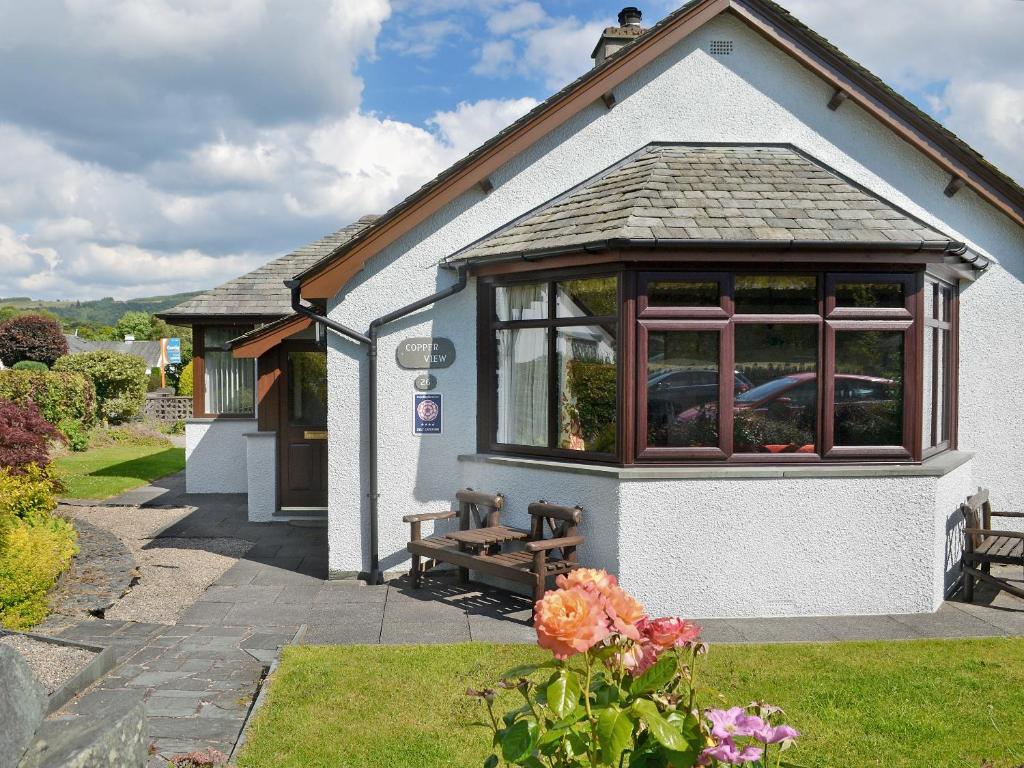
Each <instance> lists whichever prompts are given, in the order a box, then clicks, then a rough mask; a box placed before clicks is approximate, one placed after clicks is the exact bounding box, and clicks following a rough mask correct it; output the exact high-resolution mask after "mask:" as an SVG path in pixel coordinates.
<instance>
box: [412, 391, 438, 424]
mask: <svg viewBox="0 0 1024 768" xmlns="http://www.w3.org/2000/svg"><path fill="white" fill-rule="evenodd" d="M412 433H413V434H414V435H440V434H441V395H439V394H435V393H430V394H420V393H418V392H417V393H416V394H414V395H413V396H412Z"/></svg>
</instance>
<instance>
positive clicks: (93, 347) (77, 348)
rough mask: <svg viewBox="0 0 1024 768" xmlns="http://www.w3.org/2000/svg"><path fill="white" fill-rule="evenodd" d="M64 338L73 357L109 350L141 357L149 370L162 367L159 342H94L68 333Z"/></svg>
mask: <svg viewBox="0 0 1024 768" xmlns="http://www.w3.org/2000/svg"><path fill="white" fill-rule="evenodd" d="M64 338H65V339H67V341H68V354H71V355H74V354H78V353H80V352H98V351H100V350H107V351H110V352H122V353H124V354H127V355H135V356H136V357H141V358H142V359H143V360H144V361H145V362H146V367H147V368H158V367H159V366H160V342H159V341H93V340H91V339H83V338H82V337H81V336H74V335H71V334H67V333H66V334H64Z"/></svg>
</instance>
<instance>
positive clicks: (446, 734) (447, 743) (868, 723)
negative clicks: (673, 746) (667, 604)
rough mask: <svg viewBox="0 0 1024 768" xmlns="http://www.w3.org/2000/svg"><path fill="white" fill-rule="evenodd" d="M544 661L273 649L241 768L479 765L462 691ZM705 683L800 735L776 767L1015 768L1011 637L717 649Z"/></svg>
mask: <svg viewBox="0 0 1024 768" xmlns="http://www.w3.org/2000/svg"><path fill="white" fill-rule="evenodd" d="M545 658H547V655H546V654H544V653H542V652H540V651H538V650H537V649H535V648H532V647H530V646H522V645H520V646H509V645H485V644H465V645H440V646H437V645H435V646H405V647H387V646H353V647H346V648H340V647H332V646H304V647H291V648H285V649H284V653H283V656H282V660H281V666H280V668H279V669H278V670H277V672H276V673H275V675H274V676H273V677H272V678H271V680H270V687H269V690H268V694H267V700H266V703H265V705H264V706H263V707H262V708H261V709H260V711H259V712H257V714H256V715H255V717H254V719H253V722H252V724H251V726H250V728H249V731H248V742H247V744H246V746H245V748H244V750H243V753H242V755H241V759H240V760H239V765H240V766H243V768H271V767H272V766H273V768H286V767H288V766H303V767H304V768H307V767H308V768H316V766H324V767H325V768H326V767H328V766H329V767H330V768H434V767H435V766H436V767H438V768H440V766H479V765H481V763H482V761H483V759H484V757H485V756H486V755H487V754H488V746H489V741H490V738H489V732H488V731H485V730H484V729H483V728H475V727H471V723H472V722H473V721H474V720H476V719H478V717H480V716H481V714H482V709H481V708H480V707H481V706H482V705H478V704H477V703H476V702H473V701H470V700H468V699H466V698H465V697H464V696H463V693H464V691H465V690H466V688H467V687H473V686H475V687H480V686H483V685H487V684H490V683H493V682H494V680H495V677H496V676H497V675H498V674H499V673H500V672H502V671H504V670H505V669H508V668H510V667H513V666H515V665H517V664H521V663H527V662H529V661H536V660H538V659H545ZM703 684H704V685H705V686H708V687H709V688H711V689H712V690H714V691H717V692H719V693H720V694H721V695H723V696H724V697H725V700H726V701H728V702H730V703H733V704H746V703H748V702H750V701H753V700H754V699H766V700H768V701H770V702H772V703H774V704H778V705H779V706H781V707H783V708H784V709H785V710H786V713H787V722H790V723H792V724H793V725H795V726H796V727H797V728H799V729H800V730H801V731H802V732H803V734H804V735H803V738H802V739H801V740H800V744H799V746H798V748H797V749H795V750H794V751H792V752H789V753H788V755H789V756H790V758H791V759H792V760H793V761H794V762H796V763H799V764H800V765H802V766H807V768H824V767H825V766H829V767H830V768H833V767H834V768H860V766H885V768H926V767H927V768H938V767H939V766H942V767H944V768H945V767H953V768H980V766H981V764H982V760H983V759H989V760H993V761H994V765H995V766H998V768H1010V767H1011V766H1019V765H1021V764H1022V763H1024V639H1020V638H1014V639H991V640H923V641H900V642H884V643H878V642H872V643H833V644H786V645H761V646H740V645H732V646H729V645H717V646H712V648H711V652H710V655H709V657H708V658H707V661H706V663H705V666H704V673H703ZM503 695H506V694H503ZM515 695H516V694H511V696H512V698H511V699H509V701H510V702H511V701H513V700H514V698H515ZM712 701H713V700H712V699H711V697H710V695H709V696H706V697H705V703H712ZM512 706H517V705H512ZM509 708H511V706H510V707H509Z"/></svg>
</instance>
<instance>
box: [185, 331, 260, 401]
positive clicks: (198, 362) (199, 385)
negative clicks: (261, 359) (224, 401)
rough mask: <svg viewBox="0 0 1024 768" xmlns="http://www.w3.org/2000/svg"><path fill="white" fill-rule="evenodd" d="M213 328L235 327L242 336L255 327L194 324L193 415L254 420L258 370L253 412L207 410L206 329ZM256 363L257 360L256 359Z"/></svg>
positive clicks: (257, 381)
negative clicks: (214, 411)
mask: <svg viewBox="0 0 1024 768" xmlns="http://www.w3.org/2000/svg"><path fill="white" fill-rule="evenodd" d="M208 327H213V328H234V329H236V330H237V331H238V334H237V335H238V336H241V335H242V334H243V333H245V332H247V331H251V330H252V329H253V327H254V326H253V325H252V324H251V323H250V324H237V323H204V324H203V325H193V326H192V417H193V418H195V419H238V420H243V421H252V420H253V419H256V418H257V412H258V411H259V394H258V391H257V390H256V388H258V387H259V386H260V383H259V375H258V372H254V375H253V382H254V393H253V397H254V398H256V400H255V401H254V403H253V412H252V413H208V412H207V411H206V329H207V328H208ZM254 365H255V361H254Z"/></svg>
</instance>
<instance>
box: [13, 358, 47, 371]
mask: <svg viewBox="0 0 1024 768" xmlns="http://www.w3.org/2000/svg"><path fill="white" fill-rule="evenodd" d="M11 368H12V369H14V370H15V371H48V370H50V366H48V365H47V364H46V363H40V362H39V361H38V360H19V361H18V362H16V363H15V364H14V365H12V366H11Z"/></svg>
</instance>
